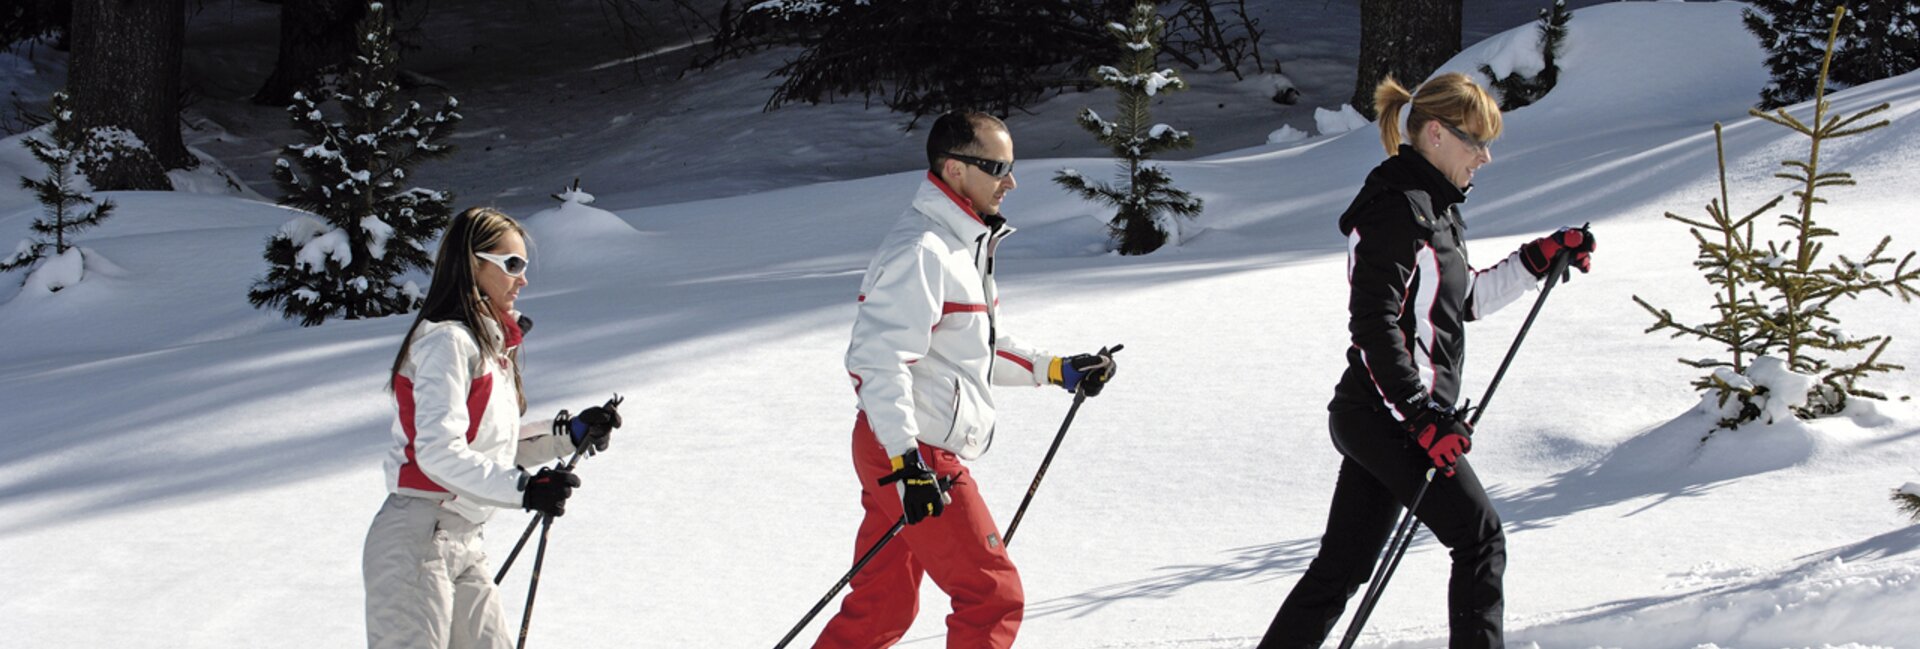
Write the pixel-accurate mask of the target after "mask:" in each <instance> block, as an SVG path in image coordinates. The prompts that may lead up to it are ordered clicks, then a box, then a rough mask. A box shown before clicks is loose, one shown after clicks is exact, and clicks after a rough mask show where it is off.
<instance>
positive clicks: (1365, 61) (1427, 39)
mask: <svg viewBox="0 0 1920 649" xmlns="http://www.w3.org/2000/svg"><path fill="white" fill-rule="evenodd" d="M1460 2H1461V0H1360V78H1359V81H1358V83H1356V84H1355V85H1354V89H1353V107H1354V109H1355V110H1358V111H1360V114H1362V115H1366V116H1367V118H1368V119H1373V118H1375V117H1377V116H1376V115H1374V113H1373V90H1374V88H1375V87H1376V86H1379V85H1380V81H1381V80H1382V79H1385V78H1386V77H1387V75H1393V78H1394V80H1395V81H1398V82H1400V85H1402V86H1406V87H1407V90H1408V91H1409V92H1411V91H1414V90H1417V89H1419V86H1420V83H1421V82H1423V81H1426V80H1427V75H1430V74H1433V71H1434V70H1437V69H1439V68H1440V64H1442V63H1446V62H1447V59H1449V58H1452V57H1453V55H1454V54H1458V53H1459V52H1460Z"/></svg>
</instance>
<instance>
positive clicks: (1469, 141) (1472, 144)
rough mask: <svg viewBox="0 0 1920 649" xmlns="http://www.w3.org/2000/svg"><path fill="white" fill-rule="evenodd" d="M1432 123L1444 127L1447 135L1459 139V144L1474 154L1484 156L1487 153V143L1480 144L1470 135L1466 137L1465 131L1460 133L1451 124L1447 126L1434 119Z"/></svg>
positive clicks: (1480, 142) (1477, 139) (1478, 140)
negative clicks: (1471, 150)
mask: <svg viewBox="0 0 1920 649" xmlns="http://www.w3.org/2000/svg"><path fill="white" fill-rule="evenodd" d="M1434 121H1436V122H1440V125H1441V126H1443V127H1445V128H1446V129H1447V132H1448V133H1452V134H1453V136H1454V137H1457V138H1460V143H1461V144H1465V145H1467V148H1470V149H1473V151H1474V152H1475V153H1481V154H1484V153H1486V152H1487V148H1488V145H1489V143H1487V142H1482V141H1480V139H1479V138H1476V137H1474V136H1471V135H1467V132H1466V131H1462V130H1460V129H1459V127H1456V126H1454V125H1452V124H1448V123H1446V122H1445V121H1443V120H1437V119H1436V120H1434Z"/></svg>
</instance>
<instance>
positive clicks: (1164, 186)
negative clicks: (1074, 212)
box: [1053, 0, 1202, 255]
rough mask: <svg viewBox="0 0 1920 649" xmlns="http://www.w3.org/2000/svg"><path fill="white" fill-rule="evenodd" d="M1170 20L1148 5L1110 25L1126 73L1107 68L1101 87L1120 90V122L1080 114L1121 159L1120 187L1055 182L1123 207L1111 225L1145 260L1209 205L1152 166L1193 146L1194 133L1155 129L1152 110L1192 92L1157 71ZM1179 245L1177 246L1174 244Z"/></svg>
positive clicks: (1122, 244)
mask: <svg viewBox="0 0 1920 649" xmlns="http://www.w3.org/2000/svg"><path fill="white" fill-rule="evenodd" d="M1165 27H1166V23H1165V21H1163V20H1161V18H1160V16H1159V15H1158V14H1156V13H1155V12H1154V7H1153V3H1152V2H1148V1H1146V0H1142V1H1141V2H1138V3H1136V4H1135V5H1134V7H1133V13H1132V15H1131V16H1130V17H1129V18H1128V21H1127V22H1126V23H1124V24H1122V23H1113V24H1110V25H1108V26H1107V30H1108V31H1109V32H1111V33H1112V34H1113V36H1114V38H1116V39H1118V40H1119V41H1120V43H1121V45H1122V51H1123V52H1124V53H1125V54H1124V58H1123V59H1122V61H1121V67H1119V68H1115V67H1113V66H1107V65H1103V66H1100V67H1099V68H1096V69H1095V70H1094V71H1093V77H1094V79H1096V80H1098V81H1099V82H1100V85H1102V86H1106V87H1109V88H1113V89H1114V90H1117V91H1119V93H1120V99H1119V103H1118V111H1119V119H1118V120H1117V121H1112V122H1109V121H1107V120H1105V119H1101V117H1100V115H1099V114H1098V113H1095V112H1093V109H1091V108H1088V109H1085V110H1083V111H1082V112H1081V113H1080V118H1079V120H1078V121H1079V123H1080V126H1081V127H1082V128H1085V129H1087V131H1088V132H1090V133H1093V134H1094V136H1095V137H1096V138H1098V139H1099V140H1100V143H1101V144H1105V145H1107V148H1108V149H1109V150H1111V151H1113V154H1114V156H1115V157H1117V158H1119V166H1120V173H1119V178H1118V182H1117V183H1114V184H1107V183H1101V182H1095V181H1090V180H1087V178H1086V177H1085V176H1082V175H1081V174H1080V172H1078V171H1076V170H1073V169H1064V170H1061V171H1060V173H1059V174H1057V175H1055V176H1054V178H1053V181H1054V182H1056V183H1059V184H1060V186H1062V187H1065V188H1067V189H1068V190H1071V191H1073V192H1075V193H1078V194H1080V196H1081V197H1082V198H1085V199H1087V200H1091V201H1099V202H1102V203H1106V204H1108V205H1112V206H1114V207H1118V208H1119V209H1120V211H1119V213H1118V214H1116V215H1114V217H1113V220H1112V221H1111V222H1110V226H1109V227H1110V229H1111V230H1112V234H1113V237H1114V240H1115V241H1116V243H1117V244H1118V248H1119V250H1120V254H1123V255H1144V254H1146V253H1149V252H1153V251H1154V250H1157V249H1159V248H1160V246H1161V245H1164V244H1165V243H1166V242H1167V241H1168V239H1169V237H1172V236H1176V235H1177V234H1178V233H1179V232H1180V224H1179V223H1178V222H1177V221H1175V220H1174V218H1173V217H1174V216H1183V217H1187V218H1193V217H1195V216H1199V214H1200V209H1201V207H1202V202H1201V200H1200V199H1199V198H1196V197H1194V196H1193V195H1192V194H1189V193H1187V191H1186V190H1183V189H1179V188H1177V187H1174V186H1173V178H1172V177H1171V176H1168V175H1167V172H1166V170H1165V169H1162V168H1160V167H1159V166H1156V165H1149V164H1146V161H1147V160H1148V159H1150V158H1152V157H1153V154H1155V153H1159V152H1161V151H1165V150H1168V149H1185V148H1190V147H1192V146H1193V135H1192V134H1190V133H1188V132H1186V131H1181V130H1177V129H1175V128H1173V127H1171V126H1168V125H1166V124H1153V123H1152V118H1153V115H1152V104H1153V100H1154V98H1155V97H1157V96H1159V95H1160V94H1161V93H1163V92H1173V91H1178V90H1185V89H1187V83H1186V82H1185V81H1182V80H1181V79H1180V75H1179V74H1178V73H1176V72H1174V71H1173V70H1172V69H1171V68H1169V69H1163V70H1155V69H1154V63H1155V61H1154V59H1155V55H1156V54H1157V53H1158V52H1159V50H1160V46H1159V39H1160V34H1161V31H1162V30H1163V29H1164V28H1165ZM1175 244H1176V245H1177V244H1178V241H1177V240H1176V241H1175Z"/></svg>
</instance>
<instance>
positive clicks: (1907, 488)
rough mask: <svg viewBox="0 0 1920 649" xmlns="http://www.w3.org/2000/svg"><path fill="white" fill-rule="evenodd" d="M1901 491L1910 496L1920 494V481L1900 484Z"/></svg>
mask: <svg viewBox="0 0 1920 649" xmlns="http://www.w3.org/2000/svg"><path fill="white" fill-rule="evenodd" d="M1900 493H1902V494H1904V495H1908V496H1920V482H1909V483H1906V484H1903V485H1900Z"/></svg>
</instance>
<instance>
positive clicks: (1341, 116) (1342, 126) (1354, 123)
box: [1313, 104, 1373, 135]
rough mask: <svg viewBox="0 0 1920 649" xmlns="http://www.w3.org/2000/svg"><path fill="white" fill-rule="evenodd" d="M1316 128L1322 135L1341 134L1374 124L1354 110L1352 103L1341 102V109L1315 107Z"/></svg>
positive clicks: (1314, 121) (1314, 120) (1314, 123)
mask: <svg viewBox="0 0 1920 649" xmlns="http://www.w3.org/2000/svg"><path fill="white" fill-rule="evenodd" d="M1313 125H1314V129H1316V130H1318V131H1320V134H1321V135H1339V134H1341V133H1345V132H1347V131H1352V130H1357V129H1364V128H1367V127H1369V126H1372V125H1373V122H1370V121H1367V118H1366V116H1364V115H1361V114H1360V111H1357V110H1354V109H1353V105H1352V104H1341V105H1340V108H1339V109H1336V110H1327V109H1325V108H1315V109H1313Z"/></svg>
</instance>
